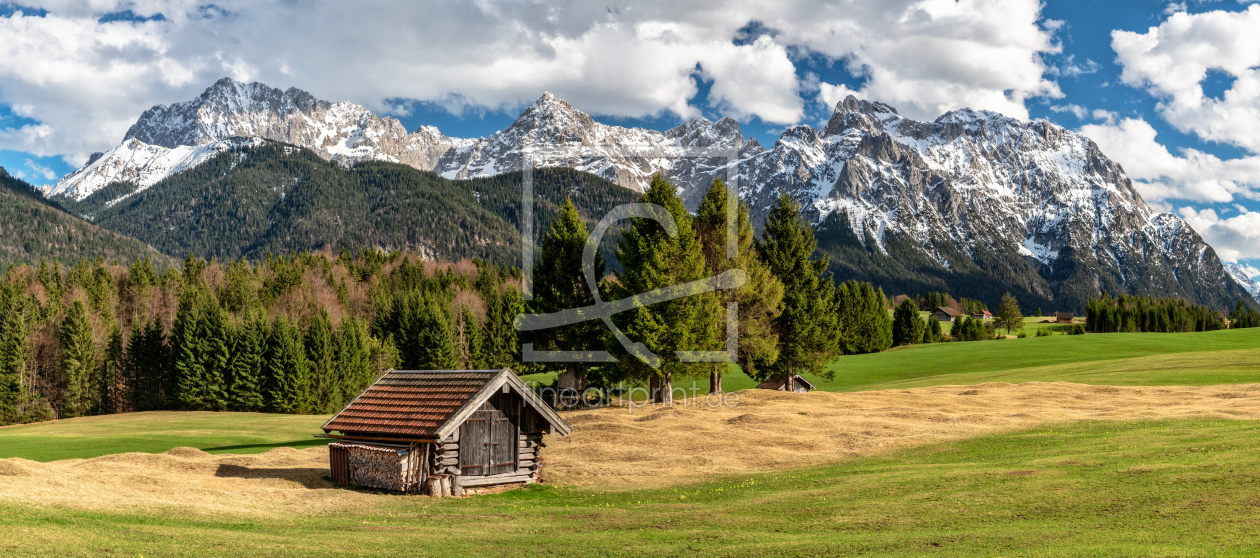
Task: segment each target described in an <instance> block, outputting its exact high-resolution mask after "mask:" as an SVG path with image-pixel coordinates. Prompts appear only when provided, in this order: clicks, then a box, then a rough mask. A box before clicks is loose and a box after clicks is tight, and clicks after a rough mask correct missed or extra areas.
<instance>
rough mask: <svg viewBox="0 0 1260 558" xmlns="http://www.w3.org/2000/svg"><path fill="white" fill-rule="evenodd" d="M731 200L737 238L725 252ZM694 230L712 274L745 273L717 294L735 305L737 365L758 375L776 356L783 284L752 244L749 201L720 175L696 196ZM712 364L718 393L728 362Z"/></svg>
mask: <svg viewBox="0 0 1260 558" xmlns="http://www.w3.org/2000/svg"><path fill="white" fill-rule="evenodd" d="M732 200H735V202H736V203H737V204H738V205H737V208H736V212H735V219H736V222H735V232H736V237H735V238H736V243H735V257H734V258H728V257H727V256H728V255H729V254H728V252H727V234H728V230H727V217H728V215H727V211H728V204H729V203H731V201H732ZM696 234H698V235H699V236H700V240H701V243H702V246H703V248H704V259H705V265H706V266H707V267H708V270H709V274H710V275H719V274H721V273H723V272H725V271H727V270H730V269H739V270H743V271H744V273H745V274H746V275H747V276H748V281H747V282H746V283H744V285H742V286H740V287H739V288H736V289H729V290H725V291H721V292H719V293H718V296H719V298H720V302H721V307H722V309H723V312H725V310H726V308H728V307H729V305H730V304H732V303H734V304H736V305H737V313H738V316H739V321H738V328H739V330H738V331H739V335H738V337H737V342H738V346H739V353H738V357H737V362H738V364H739V366H740V367H741V368H743V370H744V373H746V374H748V375H749V376H752V377H757V376H760V375H762V373H761V370H762V369H764V368H765V367H767V366H770V365H772V364H774V362H775V361H776V360H778V358H779V336H778V334H777V333H775V330H774V320H775V318H778V317H779V315H780V314H782V313H783V308H782V307H783V284H782V283H780V282H779V280H778V278H776V277H775V276H774V274H773V273H771V272H770V268H769V267H768V266H767V265H766V264H765V262H763V261H762V260H761V256H760V254H759V253H758V252H757V250H756V247H755V246H754V242H755V240H756V237H755V235H754V231H753V227H752V220H751V219H750V218H749V209H748V204H747V203H744V202H740V201H738V198H737V197H736V195H735V192H734V191H733V190H731V189H730V188H728V187H727V186H726V183H725V182H724V181H723V180H722V179H716V180H714V181H713V183H712V184H710V185H709V190H708V191H707V192H705V195H704V198H702V199H701V200H700V206H699V208H698V209H697V210H696ZM711 366H712V368H713V371H712V372H711V374H710V378H709V391H710V393H720V392H721V391H722V371H723V370H725V369H726V367H727V365H726V364H724V363H713V364H712V365H711Z"/></svg>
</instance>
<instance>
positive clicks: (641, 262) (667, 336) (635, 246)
mask: <svg viewBox="0 0 1260 558" xmlns="http://www.w3.org/2000/svg"><path fill="white" fill-rule="evenodd" d="M641 203H646V204H655V205H657V206H659V207H662V208H664V209H665V211H667V212H668V213H669V215H670V217H672V219H673V221H674V224H675V225H676V227H677V231H676V232H677V236H672V237H671V236H670V235H669V234H668V233H667V232H666V230H665V229H664V228H663V227H662V226H661V225H660V224H659V223H658V222H657V221H655V220H651V219H642V218H635V219H631V221H630V226H629V227H628V228H627V229H625V230H624V232H623V234H622V237H621V241H620V243H619V244H618V247H617V259H618V260H619V261H620V262H621V264H622V266H624V267H625V272H624V273H622V274H621V276H620V277H618V282H617V284H616V286H615V290H614V292H613V293H612V294H613V296H614V297H615V298H616V299H621V298H628V297H633V296H637V295H639V294H641V293H646V292H650V291H653V290H656V289H660V288H664V287H670V286H674V285H681V284H684V283H688V282H691V281H698V280H701V279H704V278H705V277H706V276H707V275H708V271H707V269H706V266H705V260H704V251H703V248H702V245H701V242H700V238H699V236H697V235H696V231H695V227H694V225H693V223H692V218H691V215H690V214H689V213H688V212H687V209H686V208H685V207H684V206H683V201H682V198H680V197H678V192H677V189H676V187H675V186H674V185H673V184H672V183H670V182H669V181H667V180H665V179H664V178H662V177H661V176H660V175H655V176H653V177H652V182H651V184H650V185H649V186H648V188H647V191H645V192H644V194H643V198H642V200H641ZM617 321H618V322H620V324H624V325H623V326H622V328H621V329H622V331H623V333H624V334H625V335H626V336H627V337H629V338H630V339H631V340H632V341H634V342H637V343H641V344H642V345H643V346H644V347H646V349H647V350H648V351H650V352H651V353H652V354H653V355H655V359H657V360H656V361H655V362H645V361H643V360H641V359H640V358H637V357H635V356H624V357H623V360H622V362H623V363H624V366H625V368H626V370H627V371H628V372H629V373H630V374H632V375H634V376H637V377H639V378H644V379H648V380H649V382H650V385H653V386H655V387H657V388H658V389H656V390H654V392H655V393H654V400H655V401H656V402H658V403H663V404H666V405H672V404H673V381H674V379H675V378H682V377H696V376H701V375H707V373H708V372H709V371H710V369H711V367H710V366H709V364H708V363H703V362H702V363H695V362H688V361H686V360H684V358H683V357H682V355H680V354H679V352H682V353H683V354H687V353H688V352H692V351H713V350H720V349H721V348H722V345H723V343H722V333H723V331H724V330H725V328H724V327H723V325H724V324H723V323H722V312H721V306H720V300H719V299H718V296H717V294H716V293H713V292H700V293H694V294H691V295H690V296H685V297H682V298H677V299H674V300H669V301H665V302H660V303H657V304H653V305H650V306H642V307H639V308H637V309H634V310H631V311H628V312H625V313H623V314H622V315H620V316H618V317H617ZM620 348H621V346H620V345H619V344H618V345H616V346H615V349H620ZM639 356H646V355H644V354H643V353H640V355H639Z"/></svg>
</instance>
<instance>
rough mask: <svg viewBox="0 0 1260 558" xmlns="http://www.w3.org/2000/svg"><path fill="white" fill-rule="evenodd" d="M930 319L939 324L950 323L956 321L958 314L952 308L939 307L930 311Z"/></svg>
mask: <svg viewBox="0 0 1260 558" xmlns="http://www.w3.org/2000/svg"><path fill="white" fill-rule="evenodd" d="M932 319H934V320H937V321H940V322H952V321H954V320H957V319H958V312H957V311H956V310H954V309H953V308H949V307H946V306H939V307H937V308H936V310H933V311H932Z"/></svg>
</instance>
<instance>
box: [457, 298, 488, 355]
mask: <svg viewBox="0 0 1260 558" xmlns="http://www.w3.org/2000/svg"><path fill="white" fill-rule="evenodd" d="M459 308H460V311H459V315H458V316H456V319H455V338H456V342H455V349H456V357H455V360H456V361H457V362H458V363H459V364H458V366H459V367H460V368H462V369H464V370H481V369H483V368H485V362H484V361H485V349H484V348H483V347H482V334H481V324H478V323H477V318H476V316H473V313H472V309H470V308H468V306H466V305H461V306H460V307H459Z"/></svg>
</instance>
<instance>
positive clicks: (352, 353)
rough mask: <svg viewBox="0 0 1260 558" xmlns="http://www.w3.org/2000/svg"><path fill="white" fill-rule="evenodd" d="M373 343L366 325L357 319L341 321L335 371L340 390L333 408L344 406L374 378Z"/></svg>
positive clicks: (337, 339)
mask: <svg viewBox="0 0 1260 558" xmlns="http://www.w3.org/2000/svg"><path fill="white" fill-rule="evenodd" d="M372 342H373V339H372V338H371V337H370V336H369V335H368V329H367V326H366V325H365V324H364V323H363V322H362V321H360V320H358V319H356V318H346V319H343V320H342V321H341V327H340V328H338V330H337V336H336V350H335V351H336V357H335V359H334V361H335V365H334V366H335V368H336V370H337V379H338V384H339V388H338V390H337V392H336V393H337V397H338V400H337V401H335V402H334V404H333V407H334V408H340V407H342V406H344V405H345V404H346V403H347V402H348V401H349V400H350V399H351V398H353V397H355V396H356V395H358V394H359V393H360V392H362V391H363V390H364V389H367V386H368V385H369V384H371V383H372V381H374V380H375V379H376V374H375V370H374V369H373V366H372Z"/></svg>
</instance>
